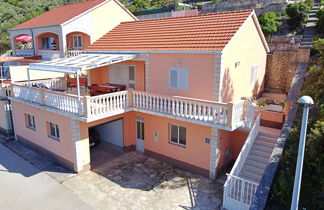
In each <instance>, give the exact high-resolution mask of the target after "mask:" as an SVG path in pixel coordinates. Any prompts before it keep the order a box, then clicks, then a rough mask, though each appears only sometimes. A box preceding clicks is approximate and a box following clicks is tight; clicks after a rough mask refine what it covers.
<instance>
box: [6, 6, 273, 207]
mask: <svg viewBox="0 0 324 210" xmlns="http://www.w3.org/2000/svg"><path fill="white" fill-rule="evenodd" d="M85 51H86V53H85V54H81V55H78V56H76V57H73V58H60V59H57V60H52V61H47V62H43V63H32V64H29V68H28V71H30V72H32V71H35V70H37V71H45V72H58V73H63V74H65V75H75V77H74V79H75V80H74V84H75V85H73V86H68V84H67V83H66V80H65V79H64V78H66V77H67V76H64V77H63V78H62V77H61V78H60V77H58V78H52V79H49V80H47V81H44V80H43V81H37V80H34V81H32V80H30V81H26V82H15V83H12V84H11V94H12V95H11V96H10V99H11V101H12V115H13V121H14V129H15V137H16V139H17V140H18V141H21V142H24V143H26V144H29V145H31V146H33V147H35V148H38V149H39V150H41V151H43V152H45V153H47V154H49V155H50V156H52V157H53V158H54V159H55V160H56V161H57V162H59V163H61V164H62V165H65V166H66V167H68V168H70V169H73V170H75V171H76V172H83V171H86V170H89V169H91V159H90V156H91V152H92V150H90V146H89V139H90V140H91V138H92V137H93V136H95V135H97V134H98V135H99V136H100V140H101V141H102V142H106V143H109V144H111V145H115V146H116V147H119V148H121V149H123V150H125V151H130V150H137V151H139V152H143V153H144V154H146V155H148V156H151V157H154V158H157V159H160V160H163V161H166V162H169V163H171V164H174V165H176V166H178V167H180V168H184V169H186V170H190V171H193V172H196V173H199V174H202V175H205V176H208V177H210V178H211V179H215V178H216V177H217V176H218V175H219V174H221V173H222V172H223V171H224V170H225V169H226V168H227V166H228V165H229V164H230V163H231V162H232V161H235V160H236V159H237V158H238V156H239V158H238V159H240V161H242V159H243V157H241V156H242V155H241V152H242V151H241V149H242V147H243V145H244V144H245V142H246V141H247V142H248V143H249V144H250V142H251V141H253V140H254V139H255V136H256V134H258V132H259V130H258V129H259V124H258V122H259V119H260V117H259V116H258V115H257V113H256V112H255V109H254V107H253V105H252V104H251V102H250V100H249V99H252V98H253V97H256V96H258V95H259V94H260V93H261V92H262V90H263V84H264V76H265V66H266V57H267V52H268V51H269V49H268V45H267V43H266V41H265V39H264V36H263V34H262V31H261V29H260V26H259V24H258V21H257V17H256V15H255V13H254V11H253V10H239V11H230V12H219V13H212V14H205V15H195V16H188V17H174V18H162V19H153V20H143V21H131V22H123V23H120V24H119V25H118V26H116V27H115V28H113V29H112V30H110V31H109V32H108V33H106V34H105V35H103V36H102V37H101V38H99V39H98V40H97V41H95V42H94V43H93V44H91V45H89V46H88V47H87V48H86V49H85ZM85 80H87V86H85V83H84V81H85ZM82 86H83V87H82ZM19 119H24V120H19ZM246 147H247V146H245V145H244V147H243V148H246ZM245 158H246V155H245ZM240 166H241V165H240ZM234 175H236V174H234ZM228 179H229V180H235V179H236V178H235V177H234V176H230V178H228ZM238 179H239V180H243V178H238ZM246 182H248V181H246ZM246 182H243V181H239V182H236V183H237V184H238V183H241V184H242V183H246ZM248 183H250V182H248ZM253 183H254V182H253ZM233 186H234V187H235V186H236V185H233ZM253 186H254V187H255V185H253ZM231 189H234V188H231ZM231 189H230V190H229V191H226V192H232V190H231ZM235 189H236V188H235ZM244 189H245V188H244ZM253 189H254V188H253ZM241 192H242V191H241ZM251 192H252V190H251ZM254 192H255V191H253V192H252V193H254ZM230 199H234V200H235V199H236V200H237V199H238V202H242V201H241V200H242V199H240V198H237V197H234V198H233V196H232V197H231V198H230ZM248 199H249V202H250V201H251V200H250V199H252V196H251V195H249V197H248Z"/></svg>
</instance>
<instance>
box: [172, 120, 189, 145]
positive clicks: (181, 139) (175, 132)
mask: <svg viewBox="0 0 324 210" xmlns="http://www.w3.org/2000/svg"><path fill="white" fill-rule="evenodd" d="M186 132H187V129H186V128H184V127H181V126H178V125H170V142H171V143H173V144H178V145H181V146H186V143H187V135H186Z"/></svg>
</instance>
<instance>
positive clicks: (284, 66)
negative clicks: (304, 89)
mask: <svg viewBox="0 0 324 210" xmlns="http://www.w3.org/2000/svg"><path fill="white" fill-rule="evenodd" d="M292 40H294V42H295V43H291V41H292ZM298 40H299V37H294V38H292V37H281V38H275V39H273V40H272V43H271V44H270V45H269V47H270V49H271V52H270V53H269V54H268V56H267V67H266V76H265V88H266V89H276V90H278V91H281V92H283V93H286V92H288V90H289V89H290V85H291V82H292V79H293V77H294V75H295V71H296V67H297V64H298V63H307V62H308V59H309V55H310V50H309V49H300V48H299V43H298Z"/></svg>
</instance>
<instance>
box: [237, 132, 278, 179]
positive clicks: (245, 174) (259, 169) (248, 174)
mask: <svg viewBox="0 0 324 210" xmlns="http://www.w3.org/2000/svg"><path fill="white" fill-rule="evenodd" d="M260 130H262V127H261V129H260ZM275 130H276V129H275ZM278 136H279V135H277V134H273V133H270V132H267V131H263V132H262V131H260V132H259V134H258V135H257V137H256V139H255V141H254V143H253V145H252V147H251V150H250V152H249V154H248V156H247V158H246V161H245V162H244V164H243V167H242V169H241V171H240V173H239V175H238V177H241V178H243V179H246V180H250V181H253V182H257V183H259V182H260V181H261V178H262V175H263V172H264V170H265V168H266V167H267V165H268V161H269V158H270V155H271V153H272V151H273V148H274V146H275V144H276V142H277V138H278Z"/></svg>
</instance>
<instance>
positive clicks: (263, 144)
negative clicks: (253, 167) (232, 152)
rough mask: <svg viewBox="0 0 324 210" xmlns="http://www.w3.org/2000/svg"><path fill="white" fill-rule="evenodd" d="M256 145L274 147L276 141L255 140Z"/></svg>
mask: <svg viewBox="0 0 324 210" xmlns="http://www.w3.org/2000/svg"><path fill="white" fill-rule="evenodd" d="M254 145H258V146H262V147H267V148H271V149H273V147H274V145H275V143H272V142H266V141H255V142H254Z"/></svg>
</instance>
